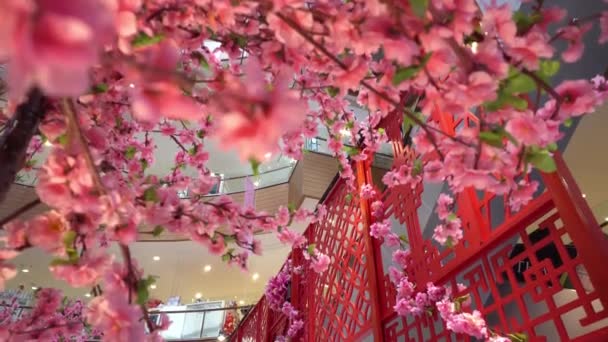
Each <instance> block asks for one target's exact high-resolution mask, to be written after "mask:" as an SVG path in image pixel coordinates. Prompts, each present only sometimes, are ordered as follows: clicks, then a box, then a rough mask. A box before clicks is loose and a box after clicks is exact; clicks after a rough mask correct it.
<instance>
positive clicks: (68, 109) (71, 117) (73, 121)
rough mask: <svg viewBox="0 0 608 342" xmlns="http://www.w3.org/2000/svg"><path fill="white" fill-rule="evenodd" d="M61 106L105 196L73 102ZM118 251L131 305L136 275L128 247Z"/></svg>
mask: <svg viewBox="0 0 608 342" xmlns="http://www.w3.org/2000/svg"><path fill="white" fill-rule="evenodd" d="M62 105H63V110H64V113H65V115H66V116H67V117H68V121H69V122H68V124H69V125H70V127H71V129H72V131H71V133H72V134H73V135H74V138H76V141H77V142H78V143H79V145H80V148H81V149H82V152H83V155H84V157H85V161H86V163H87V167H88V168H89V172H90V173H91V176H92V178H93V182H94V183H95V187H96V188H97V191H99V193H100V194H106V193H107V191H106V189H105V186H104V185H103V183H102V181H101V177H100V176H99V173H98V172H97V167H96V166H95V163H94V162H93V157H92V156H91V151H90V150H89V148H88V145H87V143H86V140H85V138H84V136H83V134H82V130H81V128H80V125H79V124H78V121H77V120H78V118H77V116H76V108H75V106H74V102H73V100H71V99H64V100H63V101H62ZM120 250H121V252H122V255H123V258H124V262H125V264H126V265H127V270H128V276H127V277H128V279H127V281H128V284H127V285H128V286H129V303H131V299H132V298H131V295H132V293H133V290H134V292H135V293H137V286H138V282H139V279H138V278H137V275H136V274H135V272H134V271H133V264H132V262H131V251H130V250H129V247H128V246H126V245H123V244H120ZM140 308H141V311H142V314H143V316H144V320H145V321H146V325H147V326H148V329H149V330H150V332H152V331H154V324H153V323H152V321H151V320H150V317H149V315H148V311H147V308H146V307H145V305H144V304H140Z"/></svg>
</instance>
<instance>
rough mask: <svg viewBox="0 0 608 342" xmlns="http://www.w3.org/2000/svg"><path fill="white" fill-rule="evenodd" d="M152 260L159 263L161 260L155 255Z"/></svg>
mask: <svg viewBox="0 0 608 342" xmlns="http://www.w3.org/2000/svg"><path fill="white" fill-rule="evenodd" d="M152 260H154V261H158V260H160V257H159V256H158V255H155V256H153V257H152Z"/></svg>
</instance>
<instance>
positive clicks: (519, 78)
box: [504, 73, 536, 94]
mask: <svg viewBox="0 0 608 342" xmlns="http://www.w3.org/2000/svg"><path fill="white" fill-rule="evenodd" d="M534 89H536V82H535V81H534V80H533V79H532V78H531V77H530V76H528V75H525V74H523V73H517V74H516V75H515V76H513V77H510V78H509V79H508V81H507V82H506V85H505V87H504V91H505V92H506V93H507V94H525V93H529V92H531V91H532V90H534Z"/></svg>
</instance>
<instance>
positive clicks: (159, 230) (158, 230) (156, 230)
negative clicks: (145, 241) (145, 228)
mask: <svg viewBox="0 0 608 342" xmlns="http://www.w3.org/2000/svg"><path fill="white" fill-rule="evenodd" d="M164 230H165V227H163V226H161V225H157V226H156V227H154V230H152V236H154V237H158V236H160V234H162V233H163V231H164Z"/></svg>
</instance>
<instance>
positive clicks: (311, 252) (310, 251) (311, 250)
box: [306, 243, 317, 255]
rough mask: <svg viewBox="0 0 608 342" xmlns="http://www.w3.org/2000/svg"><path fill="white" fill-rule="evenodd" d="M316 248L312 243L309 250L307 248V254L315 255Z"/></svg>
mask: <svg viewBox="0 0 608 342" xmlns="http://www.w3.org/2000/svg"><path fill="white" fill-rule="evenodd" d="M315 248H317V245H316V244H314V243H311V244H310V245H308V248H306V252H308V254H310V255H314V254H315Z"/></svg>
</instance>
